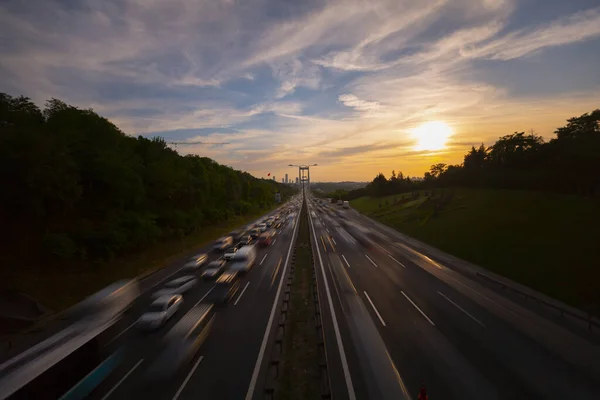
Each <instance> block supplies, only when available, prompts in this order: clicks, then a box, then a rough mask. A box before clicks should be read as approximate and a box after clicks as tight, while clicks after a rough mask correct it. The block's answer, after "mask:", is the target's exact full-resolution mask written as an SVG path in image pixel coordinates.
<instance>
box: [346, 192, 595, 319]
mask: <svg viewBox="0 0 600 400" xmlns="http://www.w3.org/2000/svg"><path fill="white" fill-rule="evenodd" d="M441 193H444V196H446V198H448V197H447V196H449V195H450V194H453V195H452V196H451V197H450V198H449V200H447V202H446V203H445V204H444V205H443V206H442V207H441V208H440V209H438V213H437V216H436V215H434V209H435V205H436V203H437V202H439V198H440V196H441ZM351 205H352V207H353V208H355V209H356V210H358V211H360V212H362V213H364V214H366V215H368V216H370V217H372V218H374V219H376V220H379V221H380V222H382V223H385V224H387V225H389V226H391V227H393V228H395V229H397V230H398V231H400V232H403V233H406V234H407V235H409V236H411V237H414V238H416V239H419V240H421V241H423V242H426V243H429V244H431V245H433V246H435V247H437V248H439V249H441V250H444V251H446V252H448V253H450V254H453V255H455V256H457V257H460V258H463V259H465V260H468V261H471V262H473V263H475V264H478V265H480V266H482V267H485V268H487V269H489V270H491V271H494V272H496V273H498V274H500V275H503V276H506V277H508V278H510V279H512V280H515V281H517V282H520V283H522V284H525V285H527V286H529V287H531V288H534V289H536V290H539V291H541V292H543V293H546V294H547V295H549V296H552V297H554V298H556V299H559V300H562V301H564V302H566V303H569V304H572V305H574V306H577V307H580V308H583V309H588V310H590V309H591V310H592V311H594V312H595V313H598V311H597V310H598V308H599V305H600V289H598V288H599V287H600V286H599V285H600V284H599V283H598V282H599V281H600V263H599V262H598V260H599V259H600V201H599V200H597V199H586V198H581V197H576V196H569V195H560V194H555V193H547V192H533V191H517V190H492V189H444V190H443V192H442V190H441V189H437V190H436V191H435V195H434V200H428V199H427V198H426V197H425V196H424V193H423V192H421V196H420V197H419V198H418V199H412V197H411V196H410V194H404V195H396V196H387V197H383V198H369V197H363V198H360V199H357V200H354V201H352V202H351Z"/></svg>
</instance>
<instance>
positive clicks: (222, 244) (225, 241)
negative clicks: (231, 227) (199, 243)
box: [213, 236, 233, 252]
mask: <svg viewBox="0 0 600 400" xmlns="http://www.w3.org/2000/svg"><path fill="white" fill-rule="evenodd" d="M231 245H233V238H232V237H231V236H224V237H222V238H220V239H218V240H217V241H216V242H215V244H214V245H213V251H215V252H222V251H225V250H226V249H227V248H228V247H230V246H231Z"/></svg>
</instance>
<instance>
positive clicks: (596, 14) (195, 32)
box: [0, 0, 600, 179]
mask: <svg viewBox="0 0 600 400" xmlns="http://www.w3.org/2000/svg"><path fill="white" fill-rule="evenodd" d="M548 3H553V4H555V5H557V7H548V8H547V9H545V11H547V12H545V13H544V14H543V15H544V18H543V19H542V17H540V15H539V14H540V13H537V14H536V17H537V18H536V19H535V22H532V23H530V24H526V23H524V22H523V21H527V18H524V17H523V15H521V14H519V13H521V12H522V11H523V10H524V4H523V3H522V2H518V1H516V0H422V1H418V2H416V1H412V0H379V1H369V2H364V1H361V0H329V1H324V0H323V1H321V0H309V1H303V2H277V1H274V0H248V1H244V2H236V1H226V0H222V1H212V0H202V1H196V0H175V1H171V2H161V1H142V0H119V1H104V2H99V1H95V0H81V1H79V2H64V1H58V0H47V1H44V2H36V4H35V6H34V5H33V4H30V3H29V2H16V1H8V2H1V3H0V36H2V37H5V38H10V40H8V41H6V44H5V45H4V46H3V47H2V48H1V49H0V76H2V77H3V79H2V80H0V91H8V92H10V93H11V94H15V95H17V94H25V95H28V96H31V97H32V98H33V99H34V100H35V101H37V102H39V103H40V104H41V103H43V102H44V101H45V100H46V99H49V98H51V97H58V98H61V99H63V100H65V101H67V102H71V103H73V104H76V105H78V106H81V107H93V108H94V109H95V110H97V111H98V112H100V113H102V114H103V115H105V116H107V117H109V118H111V119H113V120H114V121H115V122H116V123H117V124H118V125H119V126H120V127H121V129H123V130H124V131H125V132H127V133H130V134H144V135H150V136H151V135H160V136H164V137H166V138H167V139H170V140H171V141H182V140H189V141H210V142H228V143H231V144H229V145H224V146H206V145H197V146H194V145H189V146H180V147H178V151H180V152H183V153H185V152H194V153H198V154H202V155H206V156H210V157H214V158H215V159H217V160H218V161H220V162H224V163H228V164H230V165H233V166H235V167H237V168H242V169H246V170H249V171H250V172H251V173H255V174H257V175H262V174H263V173H264V171H265V170H268V171H269V172H271V173H272V174H275V175H277V176H281V175H282V174H283V171H284V170H285V167H284V166H285V165H287V164H289V163H290V162H292V163H313V162H318V163H319V164H320V167H319V169H318V172H317V170H316V171H315V173H318V174H319V176H320V179H369V178H371V177H372V175H373V174H374V173H376V172H378V171H380V170H383V171H387V170H391V169H392V168H393V169H396V170H398V169H402V170H404V171H405V172H406V173H409V174H411V175H419V174H421V173H422V172H423V171H424V170H426V169H427V168H428V167H429V165H430V164H432V163H433V162H437V161H444V162H448V163H452V162H460V161H461V159H462V154H463V153H464V151H465V150H466V148H467V147H468V146H467V145H468V144H469V143H481V142H486V143H490V142H491V141H493V140H495V139H496V138H497V137H498V136H500V135H502V134H504V133H506V132H512V131H514V130H519V129H521V130H526V129H530V128H535V129H536V130H537V131H538V132H539V133H541V134H543V135H550V134H551V132H552V130H553V129H554V128H555V127H556V126H558V125H559V124H561V123H563V121H564V119H565V118H567V117H570V116H573V115H577V114H580V113H583V112H586V111H589V110H590V109H591V108H594V107H597V106H598V104H597V93H598V91H599V90H600V76H599V75H598V74H597V72H596V73H594V71H597V70H598V65H600V55H598V52H597V48H598V45H599V40H600V39H599V38H600V8H591V9H589V8H588V9H586V8H585V6H580V5H579V4H580V2H579V1H575V0H574V1H571V2H563V1H562V0H548ZM558 5H560V7H558ZM548 10H560V12H558V11H556V12H554V13H552V12H550V11H548ZM573 44H576V46H573ZM574 48H577V51H579V52H580V53H579V55H580V56H579V57H574V56H571V57H570V58H569V63H568V65H567V63H564V62H563V58H564V57H563V55H562V54H561V53H560V52H561V51H563V50H564V49H574ZM594 52H595V53H594ZM594 54H595V55H594ZM532 60H533V61H536V62H539V63H540V65H544V66H545V67H546V68H552V70H551V71H550V72H552V74H549V76H548V77H547V78H544V76H543V74H533V73H531V74H532V75H531V76H529V75H525V76H523V74H525V72H523V71H524V69H523V68H522V67H523V66H527V65H529V64H528V63H531V62H533V61H532ZM585 63H587V64H585ZM592 64H593V65H592ZM572 70H575V71H577V72H576V73H575V72H571V71H572ZM569 74H570V75H569ZM566 75H569V79H557V77H562V76H566ZM517 79H519V82H521V83H520V87H519V89H520V92H519V93H515V90H514V88H513V87H512V86H514V85H511V84H510V83H512V81H513V80H517ZM532 80H535V81H536V82H538V84H537V86H533V85H529V82H530V81H532ZM536 87H537V88H539V87H542V88H543V89H544V92H541V91H536V90H537V89H536ZM552 90H554V91H553V92H552V95H551V96H549V95H548V91H552ZM522 93H526V95H523V94H522ZM431 120H441V121H445V122H446V123H448V124H450V125H451V126H452V127H453V128H454V130H455V135H454V137H453V142H452V143H450V146H449V147H448V148H447V149H444V150H443V151H438V152H419V151H415V150H414V143H413V141H412V140H413V138H412V136H411V134H410V132H411V130H412V129H413V128H415V127H416V126H418V125H419V124H421V123H423V122H427V121H431ZM463 145H464V146H463ZM321 165H322V166H321ZM289 172H290V173H291V172H292V171H289Z"/></svg>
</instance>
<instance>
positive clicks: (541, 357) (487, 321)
mask: <svg viewBox="0 0 600 400" xmlns="http://www.w3.org/2000/svg"><path fill="white" fill-rule="evenodd" d="M369 254H370V258H371V259H372V260H373V261H374V262H375V263H376V264H377V265H378V269H377V271H373V267H371V270H370V271H369V269H368V267H369V266H368V265H367V264H370V262H369V263H363V269H364V270H365V271H367V273H366V276H362V277H360V278H358V279H359V281H360V282H361V284H365V286H367V285H369V283H370V282H371V283H372V285H371V286H373V288H372V289H371V291H373V294H371V297H372V298H373V299H374V300H373V301H374V302H375V303H377V304H382V305H381V306H379V308H380V310H379V312H380V313H381V314H382V315H386V314H387V315H391V316H392V317H391V320H392V321H391V322H388V323H389V324H390V325H393V323H394V322H396V321H395V317H394V311H395V308H394V309H390V310H386V309H387V308H389V304H390V303H398V302H404V303H405V304H407V302H412V303H411V304H410V305H411V306H413V307H414V308H415V310H414V312H417V311H418V313H416V314H415V315H416V316H417V317H419V315H418V314H419V313H421V312H422V313H423V314H422V315H421V317H422V319H424V320H425V319H427V320H428V322H429V321H431V323H430V325H431V324H435V329H436V330H439V332H440V333H441V335H443V336H444V338H445V339H446V340H447V341H448V342H449V343H450V344H451V345H452V346H453V347H454V348H455V349H457V350H458V351H459V352H460V354H461V355H463V356H464V357H465V359H466V360H468V362H469V363H470V364H472V365H473V366H474V367H475V368H476V369H477V370H478V371H481V373H482V374H483V375H484V376H485V377H486V378H487V379H488V380H489V381H490V382H492V383H493V384H494V386H495V387H496V389H497V391H498V393H500V394H501V397H503V398H515V396H516V397H518V396H527V395H529V394H531V393H535V394H536V395H537V396H541V397H543V398H564V397H565V396H567V395H568V394H569V393H570V394H573V393H574V392H577V394H578V396H580V397H581V398H591V396H593V395H592V393H598V388H597V385H594V384H593V383H592V382H590V380H589V379H586V378H585V377H584V376H583V375H582V374H581V373H580V372H579V371H577V370H576V369H575V368H573V367H571V366H570V365H568V364H566V363H565V362H564V361H563V360H561V359H559V358H558V357H557V356H555V355H554V354H553V353H552V352H549V351H547V349H546V348H544V347H543V346H540V345H539V344H538V343H536V342H535V341H534V340H531V339H530V338H529V337H527V336H525V335H523V334H521V333H520V332H519V331H517V330H515V329H514V327H513V326H512V325H510V324H508V323H506V322H505V321H503V320H501V319H499V318H497V317H496V316H495V315H493V314H491V313H489V312H488V311H487V310H486V309H485V308H483V307H481V306H480V305H478V304H476V303H474V302H473V301H471V300H470V299H469V298H467V297H465V296H464V295H462V294H461V293H460V292H458V291H456V290H455V289H453V288H452V287H449V286H448V285H446V284H445V283H443V282H441V281H439V280H437V279H435V278H434V277H433V276H431V275H428V274H426V273H424V272H423V271H422V270H421V269H420V268H417V267H416V266H413V265H412V264H411V263H410V261H409V260H403V261H404V264H405V265H406V268H403V267H400V266H399V265H398V264H397V263H396V262H394V261H393V260H391V259H390V258H389V257H386V256H385V255H383V254H381V252H371V253H369ZM396 257H398V258H399V257H400V256H399V255H396ZM369 276H370V277H371V279H370V280H369ZM386 285H387V289H384V288H386ZM371 291H368V293H371ZM399 291H400V292H399ZM399 293H400V294H401V295H400V294H399ZM403 297H404V298H403ZM375 299H379V300H375ZM417 307H418V309H417ZM384 318H385V317H384ZM388 319H390V318H388ZM388 319H386V321H387V320H388ZM432 326H433V325H432ZM394 336H396V335H394ZM548 377H552V378H553V379H552V381H551V382H550V383H548ZM468 384H469V383H468V382H464V385H468ZM573 388H577V389H573Z"/></svg>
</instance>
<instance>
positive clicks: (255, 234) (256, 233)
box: [250, 228, 262, 239]
mask: <svg viewBox="0 0 600 400" xmlns="http://www.w3.org/2000/svg"><path fill="white" fill-rule="evenodd" d="M261 232H262V231H261V230H260V228H253V229H251V230H250V237H251V238H252V239H256V238H257V237H259V236H260V234H261Z"/></svg>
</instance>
